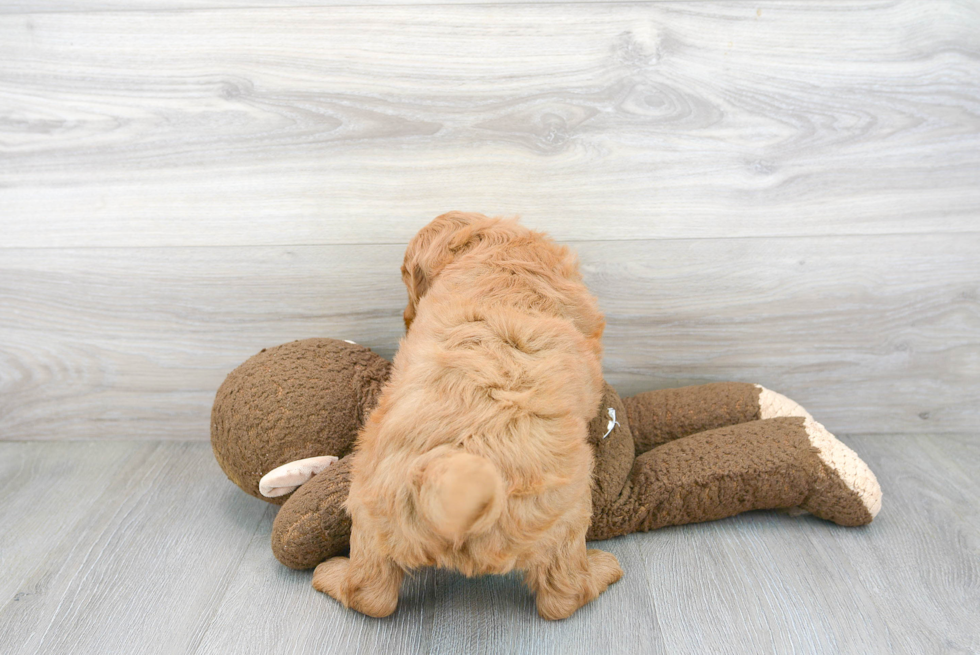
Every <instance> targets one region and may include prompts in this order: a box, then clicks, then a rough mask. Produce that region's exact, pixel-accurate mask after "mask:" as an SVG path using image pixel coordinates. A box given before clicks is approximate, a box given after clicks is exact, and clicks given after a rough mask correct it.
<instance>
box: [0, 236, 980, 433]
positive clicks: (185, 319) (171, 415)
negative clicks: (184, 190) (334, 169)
mask: <svg viewBox="0 0 980 655" xmlns="http://www.w3.org/2000/svg"><path fill="white" fill-rule="evenodd" d="M577 250H578V252H579V256H580V259H581V261H582V268H583V271H584V273H585V277H586V283H587V284H588V285H589V286H590V288H591V289H592V291H593V292H594V293H595V294H596V295H597V297H598V298H599V302H600V306H601V307H602V309H603V311H604V312H605V313H606V318H607V322H608V325H607V329H606V335H605V344H606V355H605V368H606V376H607V379H608V380H609V381H610V383H612V384H613V385H614V386H616V387H617V388H618V389H619V390H620V392H621V393H622V394H624V395H630V394H633V393H637V392H639V391H644V390H647V389H652V388H661V387H671V386H683V385H685V384H695V383H703V382H709V381H717V380H728V379H731V380H741V381H749V382H757V383H760V384H764V385H766V386H768V387H770V388H773V389H776V390H778V391H781V392H783V393H785V394H787V395H789V396H790V397H792V398H794V399H796V400H797V401H799V402H800V403H802V404H803V405H804V406H805V407H807V408H808V409H809V410H810V411H811V412H813V413H814V414H815V415H816V416H817V418H818V419H819V420H821V421H822V422H823V423H825V424H826V425H827V426H828V428H829V429H830V430H832V431H834V432H837V433H855V432H859V433H872V432H873V433H880V434H885V435H887V434H892V433H903V432H904V433H909V432H918V431H921V430H922V429H923V428H925V427H928V428H929V429H930V430H932V431H934V432H957V431H964V430H970V429H973V427H974V426H975V425H976V424H977V423H978V420H980V408H978V407H977V403H976V398H977V397H978V396H980V389H978V383H980V339H978V335H980V300H978V284H980V258H978V257H977V256H976V253H977V252H980V234H962V235H957V236H944V235H933V236H892V237H823V238H809V239H746V240H732V239H721V240H710V239H700V240H690V241H687V240H670V241H629V242H597V243H583V244H578V247H577ZM402 253H403V248H402V247H401V246H310V247H297V248H274V247H269V248H188V249H185V248H159V249H152V248H151V249H127V248H116V249H92V248H81V249H39V250H34V249H7V250H5V251H4V253H3V255H4V256H3V257H2V258H0V307H2V308H3V309H2V311H0V362H2V365H0V439H86V438H109V439H128V438H133V437H137V438H148V439H207V438H208V430H209V428H208V417H209V413H210V408H211V403H212V401H213V399H214V393H215V391H216V390H217V388H218V386H219V385H220V383H221V381H222V380H223V379H224V376H225V375H226V374H227V373H229V372H230V371H231V370H232V369H233V368H235V367H236V366H237V365H238V364H240V363H241V362H243V361H244V360H245V359H247V358H248V357H250V356H251V355H253V354H255V353H256V352H258V351H259V350H260V349H261V348H264V347H269V346H273V345H277V344H279V343H283V342H286V341H290V340H293V339H300V338H307V337H314V336H320V337H334V338H340V339H352V340H354V341H357V342H358V343H362V344H364V345H367V346H369V347H371V348H373V349H375V350H376V351H377V352H379V353H380V354H382V355H383V356H386V357H391V356H392V355H393V353H394V351H395V349H396V347H397V342H398V339H399V338H400V336H401V334H402V331H403V326H402V322H401V310H402V308H403V307H404V303H405V292H404V290H403V286H402V283H401V280H400V277H399V275H398V266H399V264H400V262H401V257H402Z"/></svg>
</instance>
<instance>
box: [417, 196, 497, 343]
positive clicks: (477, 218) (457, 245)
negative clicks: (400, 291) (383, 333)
mask: <svg viewBox="0 0 980 655" xmlns="http://www.w3.org/2000/svg"><path fill="white" fill-rule="evenodd" d="M498 222H499V219H493V218H489V217H487V216H484V215H483V214H477V213H473V212H449V213H446V214H443V215H441V216H439V217H437V218H436V219H435V220H433V221H432V222H431V223H429V224H428V225H426V226H425V227H423V228H422V229H421V230H420V231H419V233H418V234H416V235H415V237H414V238H413V239H412V240H411V241H410V242H409V244H408V248H407V249H406V250H405V261H404V262H403V263H402V280H403V281H404V282H405V286H406V287H408V306H406V307H405V314H404V318H405V329H406V330H407V329H408V328H409V327H411V325H412V321H413V320H415V312H416V310H417V308H418V304H419V301H420V300H421V299H422V296H424V295H425V294H426V293H427V292H428V290H429V288H430V287H431V286H432V282H433V280H435V278H436V277H437V276H438V275H439V273H440V272H441V271H442V270H443V269H444V268H446V266H448V265H450V264H451V263H452V262H453V260H454V259H456V258H457V257H459V256H460V255H462V254H463V253H465V252H467V251H468V250H470V249H471V248H472V247H473V246H475V245H476V244H478V243H480V241H481V240H482V239H483V238H484V237H485V236H486V234H487V230H488V229H489V228H490V227H492V226H493V225H496V224H497V223H498Z"/></svg>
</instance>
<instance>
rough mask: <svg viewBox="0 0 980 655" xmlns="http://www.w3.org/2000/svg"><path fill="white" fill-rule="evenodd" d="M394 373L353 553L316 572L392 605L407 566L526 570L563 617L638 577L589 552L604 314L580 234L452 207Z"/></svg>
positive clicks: (364, 484)
mask: <svg viewBox="0 0 980 655" xmlns="http://www.w3.org/2000/svg"><path fill="white" fill-rule="evenodd" d="M402 277H403V278H404V280H405V284H406V285H407V286H408V298H409V302H408V307H407V308H406V309H405V326H406V328H410V329H409V331H408V333H407V335H406V336H405V337H404V338H403V339H402V341H401V345H400V348H399V350H398V354H397V355H396V356H395V360H394V366H393V369H392V375H391V379H390V381H389V382H388V384H387V386H386V387H385V389H384V391H383V393H382V395H381V399H380V401H379V403H378V406H377V408H376V409H375V410H374V412H373V413H372V414H371V416H370V418H369V419H368V421H367V424H366V425H365V426H364V428H363V430H362V431H361V433H360V434H359V435H358V441H357V450H356V454H355V455H354V461H353V468H352V472H351V488H350V497H349V498H348V500H347V509H348V511H349V512H350V515H351V517H352V520H353V528H352V530H351V542H350V543H351V547H350V559H348V558H346V557H335V558H333V559H330V560H328V561H326V562H324V563H323V564H320V566H318V567H317V569H316V572H315V573H314V576H313V586H314V587H315V588H316V589H318V590H320V591H323V592H325V593H328V594H330V595H331V596H333V597H334V598H336V599H337V600H339V601H340V602H342V603H343V604H344V605H346V606H347V607H351V608H353V609H356V610H358V611H360V612H363V613H364V614H368V615H370V616H387V615H389V614H391V613H392V612H393V611H395V607H396V606H397V604H398V590H399V587H400V586H401V582H402V576H403V573H404V572H405V571H407V570H411V569H415V568H419V567H423V566H439V567H445V568H453V569H456V570H458V571H461V572H462V573H463V574H465V575H468V576H473V575H481V574H486V573H506V572H508V571H511V570H513V569H517V570H520V571H522V572H523V574H524V579H525V581H526V583H527V585H528V586H529V587H530V588H531V590H532V591H534V592H535V593H536V595H537V606H538V613H539V614H540V615H541V616H543V617H544V618H547V619H561V618H565V617H568V616H570V615H571V614H572V613H573V612H575V610H577V609H578V608H579V607H581V606H582V605H584V604H586V603H588V602H589V601H591V600H592V599H593V598H595V597H596V596H598V595H599V594H600V593H602V592H603V591H604V590H605V589H606V587H607V586H608V585H609V584H611V583H613V582H615V581H616V580H618V579H619V578H620V576H622V571H621V570H620V568H619V563H618V562H617V561H616V558H615V557H614V556H613V555H610V554H609V553H605V552H602V551H598V550H590V551H587V550H586V548H585V532H586V529H587V528H588V526H589V521H590V518H591V514H592V502H591V472H592V452H591V449H590V447H589V445H588V443H587V442H586V426H587V424H588V422H589V420H590V419H591V418H592V417H593V416H594V415H595V413H596V411H597V407H598V405H599V401H600V391H601V387H602V369H601V364H600V358H601V355H602V345H601V341H600V339H601V337H602V330H603V327H604V325H605V323H604V321H603V318H602V314H601V313H600V312H599V310H598V307H597V306H596V301H595V298H593V297H592V296H591V295H590V294H589V292H588V290H587V289H586V288H585V286H584V285H583V284H582V281H581V275H580V274H579V271H578V264H577V262H576V259H575V257H574V255H572V253H570V252H569V251H568V249H567V248H564V247H562V246H558V245H556V244H555V243H554V242H552V241H551V240H549V239H548V238H546V237H545V236H544V235H542V234H540V233H537V232H532V231H530V230H528V229H526V228H524V227H522V226H520V225H518V224H517V222H516V220H501V219H497V218H487V217H486V216H483V215H481V214H465V213H460V212H451V213H448V214H444V215H442V216H440V217H438V218H436V219H435V220H434V221H432V222H431V223H430V224H429V225H427V226H426V227H425V228H423V229H422V231H421V232H419V233H418V235H416V237H415V238H414V239H413V240H412V242H411V243H410V244H409V246H408V250H407V251H406V253H405V264H404V266H403V267H402Z"/></svg>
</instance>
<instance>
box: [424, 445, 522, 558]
mask: <svg viewBox="0 0 980 655" xmlns="http://www.w3.org/2000/svg"><path fill="white" fill-rule="evenodd" d="M505 499H506V491H505V489H504V480H503V478H502V477H501V475H500V471H499V470H498V469H497V467H496V466H495V465H494V464H493V462H491V461H490V460H489V459H487V458H485V457H480V456H478V455H472V454H470V453H466V452H461V451H453V452H450V453H447V454H444V455H439V456H438V457H435V458H434V459H432V460H430V461H429V462H428V463H427V464H426V465H425V468H424V470H423V471H422V484H421V487H420V489H419V507H418V509H419V512H420V513H421V514H422V516H423V517H425V519H426V520H427V521H428V522H429V524H430V525H431V526H432V529H433V530H434V531H435V532H436V533H437V534H440V535H442V536H443V537H445V538H447V539H451V540H452V541H453V542H454V543H456V544H460V543H462V542H463V541H464V540H465V539H466V538H467V537H470V536H472V535H475V534H480V533H481V532H486V531H487V530H489V529H490V528H491V527H493V525H494V523H496V521H497V519H498V518H499V517H500V513H501V512H502V511H503V508H504V501H505Z"/></svg>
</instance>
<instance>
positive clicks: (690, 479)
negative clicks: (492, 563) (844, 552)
mask: <svg viewBox="0 0 980 655" xmlns="http://www.w3.org/2000/svg"><path fill="white" fill-rule="evenodd" d="M389 368H390V364H388V362H386V361H385V360H384V359H382V358H381V357H379V356H378V355H376V354H374V353H373V352H371V351H370V350H368V349H367V348H363V347H361V346H357V345H355V344H351V343H348V342H342V341H335V340H333V339H307V340H305V341H296V342H293V343H290V344H285V345H283V346H279V347H277V348H272V349H269V350H265V351H263V352H261V353H259V354H258V355H256V356H255V357H253V358H251V359H250V360H248V361H247V362H245V363H244V364H242V365H241V366H240V367H239V368H238V369H236V370H235V371H233V372H232V373H231V374H230V375H229V376H228V380H226V381H225V383H224V384H223V385H222V387H221V389H219V391H218V396H217V398H216V399H215V405H214V410H213V412H212V421H211V440H212V445H213V447H214V452H215V456H216V457H217V459H218V461H219V463H220V464H221V466H222V468H223V469H224V470H225V472H226V473H227V474H228V477H229V478H231V479H232V480H233V481H234V482H235V483H236V484H238V485H239V486H240V487H242V488H243V489H245V490H246V491H247V492H249V493H251V494H252V495H255V496H257V497H262V498H264V499H265V500H268V501H269V502H276V503H282V502H283V501H285V504H284V505H283V507H282V509H281V510H280V511H279V514H278V515H277V516H276V520H275V524H274V526H273V534H272V547H273V552H274V553H275V555H276V557H277V558H278V559H279V560H280V561H281V562H282V563H283V564H285V565H287V566H289V567H292V568H297V569H304V568H313V567H315V566H316V565H317V564H319V563H320V562H323V561H325V560H327V559H328V558H330V557H333V556H335V555H338V554H341V553H342V552H344V551H345V550H346V548H347V546H348V540H349V538H350V527H351V523H350V517H348V516H347V514H346V512H345V511H344V501H345V500H346V498H347V492H348V489H349V486H350V477H349V476H350V460H351V457H352V455H350V454H348V453H350V451H351V449H352V446H353V443H354V439H355V437H356V434H357V430H358V429H359V428H360V425H361V424H362V423H363V421H364V420H365V419H366V417H367V415H368V414H369V413H370V410H371V409H373V407H374V405H375V403H376V402H377V397H378V393H379V391H380V388H381V386H382V385H383V383H384V382H385V380H386V379H387V376H388V373H389ZM589 441H590V443H591V445H592V447H593V452H594V457H595V470H594V478H593V491H592V498H593V514H592V527H591V529H590V531H589V538H590V539H606V538H610V537H615V536H619V535H624V534H628V533H630V532H636V531H641V530H650V529H654V528H658V527H662V526H667V525H682V524H686V523H696V522H700V521H709V520H713V519H720V518H724V517H728V516H733V515H735V514H738V513H740V512H744V511H747V510H754V509H779V508H785V509H789V508H801V509H804V510H806V511H809V512H811V513H813V514H814V515H815V516H817V517H820V518H823V519H826V520H828V521H832V522H834V523H837V524H840V525H846V526H856V525H864V524H866V523H869V522H871V520H872V519H873V518H874V517H875V516H876V515H877V513H878V511H879V509H880V508H881V489H880V488H879V486H878V482H877V480H875V477H874V474H873V473H872V472H871V471H870V470H869V469H868V467H867V466H866V465H865V464H864V462H863V461H861V459H860V458H859V457H858V456H857V455H856V454H855V453H854V452H853V451H852V450H851V449H850V448H848V447H847V446H845V445H844V444H843V443H841V442H840V441H838V440H837V439H836V438H835V437H834V436H833V435H831V434H830V433H829V432H827V430H826V429H825V428H823V426H821V425H820V424H819V423H817V422H816V421H814V420H813V417H811V416H810V415H809V414H808V413H807V412H806V411H805V410H803V408H802V407H800V406H799V405H797V404H796V403H794V402H793V401H791V400H789V399H788V398H785V397H784V396H781V395H779V394H777V393H775V392H772V391H769V390H768V389H765V388H763V387H760V386H758V385H754V384H746V383H734V382H724V383H716V384H707V385H702V386H695V387H684V388H680V389H665V390H660V391H649V392H646V393H641V394H638V395H636V396H633V397H631V398H626V399H621V398H620V397H619V395H618V394H616V392H615V391H614V390H613V389H612V388H611V387H609V386H608V385H607V386H606V389H605V393H604V396H603V399H602V402H601V404H600V406H599V407H597V408H596V416H595V418H594V419H593V420H592V422H591V423H590V425H589ZM320 457H326V458H327V459H325V460H315V461H314V462H312V463H310V462H302V461H297V460H306V459H308V458H320ZM331 457H339V458H340V459H339V460H337V461H335V462H332V461H330V458H331ZM291 462H296V463H295V465H291V464H290V463H291ZM324 463H326V467H325V468H322V469H321V470H317V467H319V466H321V465H322V464H324ZM276 469H279V470H278V471H276ZM270 472H271V473H270ZM267 474H269V477H267V478H266V481H267V482H268V484H267V485H266V487H267V490H271V491H274V492H275V493H279V492H282V493H283V495H280V496H276V497H264V496H262V494H261V492H260V484H259V482H260V479H262V478H263V477H264V476H266V475H267ZM307 476H310V477H309V481H308V482H306V483H305V484H302V485H301V486H300V487H299V488H298V489H296V490H295V491H293V492H292V493H289V491H288V489H289V488H290V487H292V486H293V484H294V483H295V482H302V480H303V479H304V478H306V477H307ZM325 571H326V569H325ZM324 580H327V578H324ZM324 584H326V582H324Z"/></svg>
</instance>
